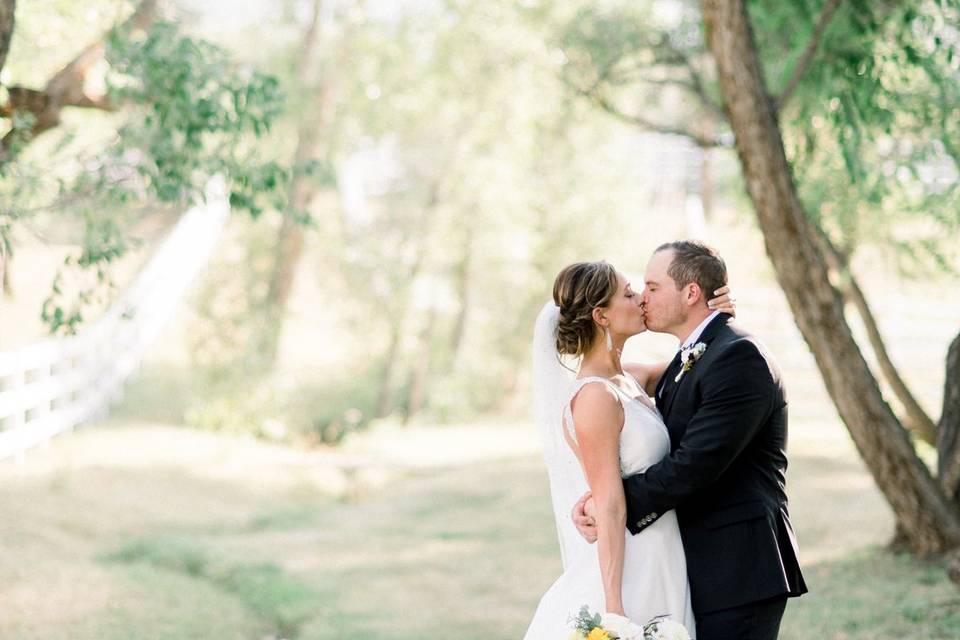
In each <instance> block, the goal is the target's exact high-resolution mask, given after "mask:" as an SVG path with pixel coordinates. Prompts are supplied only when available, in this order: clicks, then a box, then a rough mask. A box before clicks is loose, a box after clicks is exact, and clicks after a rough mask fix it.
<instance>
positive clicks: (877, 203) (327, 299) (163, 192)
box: [0, 0, 960, 551]
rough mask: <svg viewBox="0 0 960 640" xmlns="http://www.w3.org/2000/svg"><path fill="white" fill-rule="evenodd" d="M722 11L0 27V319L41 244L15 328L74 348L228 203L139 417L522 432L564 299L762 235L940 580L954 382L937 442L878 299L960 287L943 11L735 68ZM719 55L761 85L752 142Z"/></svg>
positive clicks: (325, 2) (325, 8) (889, 11)
mask: <svg viewBox="0 0 960 640" xmlns="http://www.w3.org/2000/svg"><path fill="white" fill-rule="evenodd" d="M732 6H735V7H739V6H740V4H739V3H732ZM711 7H712V8H713V9H716V7H715V6H713V5H711V4H706V5H705V8H704V9H701V6H700V4H699V3H697V2H693V1H692V0H650V1H649V2H626V1H624V2H620V1H609V2H599V3H598V2H587V1H585V0H584V1H580V0H575V1H569V2H553V1H550V0H527V1H524V2H518V1H515V0H489V1H486V2H482V3H480V2H470V1H467V0H406V1H398V2H378V1H374V0H271V1H269V2H268V1H264V2H260V3H249V4H248V5H244V6H243V7H237V6H235V5H234V4H232V3H227V2H220V3H218V2H201V1H199V0H196V1H192V0H181V1H180V2H168V3H157V2H150V1H148V2H143V3H131V2H126V1H120V0H101V1H100V2H94V3H88V4H87V5H85V6H84V7H83V8H82V9H81V8H79V7H78V6H76V4H75V3H73V4H71V3H66V2H63V1H62V0H59V1H58V0H46V1H45V2H36V3H31V4H29V5H27V4H23V3H21V5H20V6H18V7H16V9H17V11H16V16H15V20H14V19H13V15H14V14H13V12H12V10H13V9H14V3H13V2H12V1H10V0H8V1H7V2H5V3H3V5H2V7H0V45H2V44H3V43H4V42H6V41H9V43H12V44H10V49H9V56H8V59H7V61H6V64H5V65H4V67H3V73H2V75H0V81H2V83H3V86H4V87H5V90H6V97H5V98H4V103H5V106H4V108H3V110H2V111H0V114H2V115H3V116H4V117H5V118H6V120H5V122H6V124H7V127H8V128H7V130H6V131H5V132H4V135H5V137H4V153H5V154H6V155H5V158H4V163H3V166H2V171H3V173H2V175H0V188H2V193H3V198H4V201H5V203H6V206H5V207H4V210H3V212H2V214H0V215H2V217H0V232H2V236H3V239H4V242H3V246H4V248H5V255H6V256H7V257H8V258H10V257H12V260H10V261H9V265H8V269H7V275H8V276H9V280H10V283H9V287H8V289H7V291H8V293H7V296H8V298H7V300H6V301H5V304H10V302H11V301H12V300H14V299H15V298H12V297H11V296H19V297H20V299H21V301H22V304H24V305H26V304H27V302H26V300H24V296H25V294H24V293H20V292H18V291H17V282H18V280H20V279H21V278H23V279H24V281H26V278H27V276H26V275H25V274H24V275H20V273H18V266H17V265H18V261H17V258H16V256H17V255H18V253H19V250H20V249H19V248H20V247H21V246H24V247H26V246H35V245H37V244H39V245H40V246H42V247H46V250H48V251H47V252H48V253H51V252H52V253H55V254H56V255H57V259H58V260H60V261H62V262H63V268H62V269H60V270H59V272H58V273H55V274H54V277H53V278H51V280H53V282H47V283H46V284H43V285H37V284H35V283H34V279H33V278H31V279H30V282H31V285H30V286H44V287H52V294H50V295H45V296H44V299H46V300H47V301H46V303H45V304H34V306H35V308H34V309H33V317H37V318H39V317H42V318H43V320H44V321H45V324H46V326H47V327H48V328H49V329H51V330H53V331H56V332H60V333H63V332H68V331H75V330H82V326H83V324H82V323H83V320H84V319H85V318H88V317H90V315H91V314H95V313H96V312H97V310H98V309H102V308H103V307H104V306H105V305H106V304H108V303H109V300H110V299H111V296H112V295H113V293H114V292H115V291H116V290H117V289H118V288H122V286H123V282H124V279H125V278H127V279H128V278H129V276H130V274H131V273H135V271H136V264H137V262H136V261H137V259H138V256H143V255H145V254H146V253H148V252H149V249H150V246H151V241H152V240H153V239H155V238H157V237H158V236H159V235H160V234H161V232H162V230H163V229H166V228H169V225H170V224H171V222H172V221H173V219H174V215H175V213H176V212H177V211H180V210H182V205H183V204H184V203H186V202H189V201H190V200H191V199H194V198H196V197H198V194H199V193H200V190H201V189H202V186H203V184H204V183H205V181H206V180H207V179H208V178H209V177H210V176H211V175H214V174H217V173H220V174H225V175H227V176H228V177H229V181H230V182H229V184H230V188H231V192H232V193H231V201H232V203H233V205H234V208H235V209H237V210H238V211H240V212H246V213H249V214H253V215H240V216H235V217H234V220H233V221H232V222H231V225H230V227H229V228H228V233H227V237H226V238H225V242H224V245H223V247H222V249H221V251H220V252H219V254H218V256H217V258H216V259H215V261H214V263H213V264H212V265H211V269H210V272H209V274H208V277H207V278H206V279H205V281H204V282H203V283H202V284H201V286H200V288H199V291H198V293H197V294H196V295H195V297H194V299H193V300H192V304H191V312H190V314H189V315H188V318H187V320H186V321H185V322H184V324H183V326H182V327H181V328H180V329H178V331H179V332H180V333H179V334H177V338H176V343H177V344H178V345H180V347H179V350H178V353H177V354H176V357H175V358H172V359H171V363H169V366H170V369H169V370H164V369H162V367H158V368H155V369H153V371H154V372H155V373H154V374H151V373H150V371H147V372H145V377H144V380H146V381H147V383H148V384H146V385H145V386H150V387H151V389H152V391H151V393H154V394H155V395H156V396H157V397H156V399H155V404H154V406H155V407H156V410H157V411H160V412H162V413H163V415H165V416H168V417H170V418H172V419H175V420H178V421H184V420H185V421H188V422H190V423H192V424H195V425H199V426H204V427H209V428H218V429H239V430H244V431H251V432H254V433H257V434H260V435H264V436H268V437H272V438H278V439H284V440H294V441H298V442H301V443H317V442H328V443H333V442H337V441H339V440H340V439H342V438H343V436H344V435H345V434H346V433H348V432H349V431H350V430H351V429H356V428H360V427H363V426H364V425H367V424H369V423H370V422H371V421H375V420H383V421H395V422H409V421H421V422H439V423H443V422H447V421H450V420H454V419H462V418H465V417H470V416H476V415H513V416H515V417H516V416H518V415H524V412H525V411H526V404H527V403H526V389H527V382H528V381H527V375H528V372H527V356H528V354H527V350H528V344H529V339H530V326H531V323H532V319H533V318H534V316H535V314H536V311H537V310H538V309H539V307H540V305H542V304H543V302H544V301H545V300H546V299H547V297H548V295H549V290H550V283H551V282H552V278H553V275H554V274H555V273H556V271H557V270H558V269H559V268H560V267H561V266H563V265H564V264H565V263H568V262H570V261H572V260H575V259H595V258H601V257H608V258H610V259H611V260H613V261H614V262H615V263H617V264H618V265H622V266H623V268H624V269H626V270H628V272H631V273H634V274H637V275H639V274H640V273H642V269H643V265H644V263H645V261H646V258H647V256H648V255H649V252H650V251H651V250H652V249H653V248H654V247H656V246H657V245H658V244H659V243H660V242H662V241H664V240H666V239H669V238H674V237H682V236H694V237H701V238H704V239H706V240H708V241H720V242H724V238H726V237H727V236H726V235H725V234H727V232H728V231H729V230H730V229H735V230H737V233H741V232H743V233H746V231H743V230H744V229H748V230H749V229H753V225H757V227H758V228H759V230H760V231H761V232H762V233H763V236H764V239H765V250H766V252H767V254H768V256H769V258H770V262H771V265H772V268H773V275H774V277H775V278H776V280H777V282H778V283H779V285H780V286H781V287H782V288H783V290H784V294H785V296H786V298H787V300H788V301H789V303H790V305H791V309H792V311H793V313H794V315H795V318H796V322H797V325H798V327H799V328H800V331H801V333H802V335H803V337H804V339H805V340H806V342H807V344H808V345H809V348H810V350H811V351H812V353H813V354H814V356H815V358H816V361H817V365H818V368H819V371H820V373H821V375H822V376H823V377H824V380H825V382H826V386H827V389H828V390H829V392H830V393H831V394H832V395H833V400H834V402H835V403H836V405H837V408H838V410H839V412H840V414H841V416H842V417H843V419H844V421H845V423H846V424H847V426H848V428H849V429H850V431H851V434H852V436H853V438H854V440H855V441H856V442H857V444H858V447H859V448H860V451H861V453H862V455H863V456H864V458H865V460H866V461H867V463H868V466H870V468H871V469H872V470H873V472H874V475H875V477H876V478H877V481H878V483H879V484H880V486H881V488H883V489H884V491H885V494H886V495H887V497H888V500H889V501H890V502H891V504H892V505H893V507H894V510H895V511H896V513H897V516H898V518H899V519H900V520H901V522H918V523H920V524H917V525H915V526H912V527H907V528H906V529H905V530H904V531H903V532H902V533H903V534H904V536H905V538H904V539H905V540H906V541H907V542H908V543H909V544H910V545H911V547H912V548H914V549H915V550H919V551H934V550H939V549H943V548H945V547H948V546H952V545H953V544H955V542H956V531H957V526H958V525H957V515H956V510H957V506H956V501H957V497H958V486H960V447H958V441H960V438H958V435H957V433H958V429H960V427H958V418H957V416H958V415H960V409H958V402H960V401H958V397H960V393H958V391H957V388H958V382H957V380H958V378H957V375H958V374H957V360H958V358H960V355H958V349H960V348H958V347H957V344H958V343H957V342H956V341H955V342H954V343H953V348H952V350H951V352H950V360H949V362H951V363H952V364H951V365H950V367H949V368H947V369H946V371H941V372H940V374H943V377H942V378H939V379H940V380H945V387H946V391H945V392H944V393H943V395H942V396H941V397H942V398H943V402H942V407H938V409H939V411H937V412H936V413H934V412H933V411H932V410H931V408H930V402H929V401H928V400H927V401H924V400H922V399H918V397H917V396H916V395H915V393H917V388H916V387H917V384H916V383H911V382H910V381H911V378H912V376H911V375H906V373H904V374H903V375H901V373H900V371H899V369H898V367H897V365H896V364H895V362H894V361H895V357H894V355H892V354H891V351H893V349H891V348H890V347H891V345H889V340H885V339H884V334H883V331H882V329H881V327H882V325H883V321H882V319H880V318H878V315H879V314H878V313H877V311H876V302H875V301H874V300H870V299H869V296H870V291H871V286H873V285H872V284H871V283H868V282H867V280H868V279H869V276H870V275H871V274H870V271H871V270H876V265H883V267H884V268H886V269H889V272H891V273H893V272H896V273H897V274H898V277H899V278H902V279H903V280H902V281H904V282H910V281H911V280H910V279H913V280H912V281H915V282H919V281H923V280H932V281H940V280H941V279H943V280H944V281H945V282H954V283H955V277H956V269H957V266H958V255H957V244H956V238H957V231H958V226H960V206H958V199H957V177H958V154H957V145H958V142H957V140H958V134H960V132H958V130H957V128H958V126H960V125H958V118H957V115H960V93H958V89H957V87H958V86H960V84H958V82H957V81H958V79H960V78H958V75H960V58H958V56H957V51H956V49H957V46H958V32H957V27H956V25H957V24H958V21H960V20H958V11H960V9H958V5H957V3H956V2H953V1H952V0H950V1H934V0H913V1H911V2H896V3H893V2H881V3H867V2H862V1H860V0H847V1H843V0H791V1H790V2H772V1H771V2H768V1H765V0H751V1H749V2H746V3H744V4H743V14H742V18H743V20H748V21H749V24H750V26H751V29H750V31H749V33H750V34H751V37H750V38H749V39H747V40H744V35H743V33H742V32H738V33H737V35H736V37H733V36H729V34H730V33H732V32H731V31H729V30H725V29H728V22H725V21H724V20H727V19H728V18H730V16H731V15H733V14H723V16H722V17H723V19H722V20H721V16H720V14H714V13H711V10H712V9H711ZM4 12H6V13H4ZM737 15H740V14H737ZM734 17H736V16H734ZM730 19H732V18H730ZM711 21H713V22H711ZM741 24H746V23H745V22H742V23H741ZM4 25H6V26H4ZM11 25H12V26H11ZM11 29H12V34H13V35H12V39H11V38H8V37H2V36H3V34H4V33H10V32H11ZM708 35H711V37H710V38H708V37H707V36H708ZM724 36H729V37H730V38H731V39H729V40H723V39H722V37H724ZM724 43H727V44H730V43H734V44H736V45H737V46H739V47H742V49H740V50H741V51H744V52H751V53H750V55H751V56H753V59H755V60H756V65H755V67H754V68H751V69H750V71H751V72H752V73H753V75H751V76H749V78H750V79H751V82H753V86H754V87H755V89H756V92H755V95H754V100H755V101H754V102H752V103H750V104H748V105H746V106H744V107H743V110H742V111H739V112H738V111H736V110H735V109H733V106H734V105H735V104H739V103H738V102H737V101H738V100H741V99H745V98H744V96H745V95H746V94H745V93H744V92H743V91H738V90H735V89H734V88H733V87H734V85H736V86H740V85H737V84H736V83H737V82H740V81H739V80H736V78H737V76H736V73H742V72H743V70H742V69H739V70H738V69H731V68H729V67H726V66H724V63H723V59H722V58H721V57H719V56H718V52H720V51H721V49H723V47H724V46H726V44H724ZM4 49H5V48H3V47H0V52H2V51H3V50H4ZM723 50H724V51H725V50H726V49H723ZM745 77H746V76H745ZM725 78H726V80H725ZM764 113H766V115H763V114H764ZM738 114H739V116H738ZM761 116H762V117H761ZM767 116H769V117H767ZM764 150H765V151H764ZM765 154H766V155H765ZM758 158H759V159H760V160H762V162H759V163H758V162H757V159H758ZM771 159H772V160H771ZM774 160H775V161H776V162H775V163H774V164H770V162H773V161H774ZM741 167H743V168H744V169H743V170H741ZM772 168H776V171H773V170H772ZM751 209H752V210H753V211H754V212H755V214H756V215H755V216H751V215H750V214H749V212H750V211H751ZM787 231H789V232H790V233H792V234H794V235H789V236H788V235H785V233H786V232H787ZM734 246H735V245H734ZM801 249H802V251H801ZM31 251H32V250H31ZM739 257H740V256H738V255H735V254H733V255H730V258H731V264H732V265H735V264H737V262H738V259H739ZM745 266H746V265H745ZM752 268H756V267H754V265H749V267H748V269H746V270H749V269H752ZM756 269H757V270H759V271H763V270H764V269H766V267H765V266H764V267H759V268H756ZM744 271H745V270H741V271H740V272H739V273H740V274H744ZM733 273H734V275H735V277H737V274H738V271H737V270H735V269H734V270H733ZM749 277H750V276H747V277H744V278H743V280H742V282H744V283H747V282H748V281H750V280H749ZM111 283H115V286H113V285H111ZM734 284H735V285H736V284H737V283H736V281H735V283H734ZM873 291H875V292H876V291H877V289H873ZM48 293H49V291H48ZM749 298H750V294H749V291H748V292H747V293H746V294H745V295H742V296H741V300H743V304H744V307H745V310H747V312H748V313H749V307H750V299H749ZM850 311H856V314H851V313H850ZM952 331H953V332H954V333H955V332H956V328H955V327H954V328H953V329H952ZM35 334H39V330H38V331H37V332H35ZM22 335H23V339H31V335H30V334H29V333H28V332H24V333H23V334H22ZM2 337H3V336H2V335H0V338H2ZM644 339H645V340H646V339H647V338H644ZM651 340H655V339H653V338H651ZM667 342H669V341H667ZM658 344H667V343H666V342H664V343H658ZM861 354H863V355H861ZM644 355H645V356H648V357H662V355H663V354H659V353H658V352H656V351H655V350H652V351H649V352H644ZM943 355H944V354H940V355H938V358H940V360H939V361H938V363H937V367H938V368H939V369H943ZM162 371H166V373H162V375H161V373H156V372H162ZM911 373H913V372H911ZM151 375H153V376H154V377H151ZM938 375H939V374H938ZM917 395H922V396H924V397H930V393H929V392H927V391H926V390H924V392H923V393H921V394H917ZM867 399H869V402H868V401H867ZM865 407H869V409H870V410H869V411H867V410H866V409H865ZM891 407H892V409H891ZM941 415H942V417H939V416H941ZM880 425H882V426H880ZM906 430H909V432H910V433H909V434H908V433H907V431H906ZM934 447H935V449H934ZM936 459H938V460H939V462H937V461H936ZM891 468H893V469H898V470H904V471H903V473H904V474H906V475H904V476H901V475H897V474H890V473H887V471H888V470H889V469H891ZM934 468H936V471H935V474H936V475H935V474H934V473H931V471H930V469H934ZM937 482H939V486H938V484H937ZM911 505H912V506H911ZM920 512H922V513H924V514H928V515H929V514H934V515H933V516H930V518H927V517H923V518H919V517H918V516H919V513H920ZM951 540H952V541H953V542H950V541H951Z"/></svg>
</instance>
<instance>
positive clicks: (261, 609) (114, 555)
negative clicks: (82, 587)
mask: <svg viewBox="0 0 960 640" xmlns="http://www.w3.org/2000/svg"><path fill="white" fill-rule="evenodd" d="M99 560H100V561H101V562H105V563H120V564H139V565H148V566H151V567H154V568H157V569H161V570H165V571H173V572H176V573H180V574H184V575H187V576H190V577H192V578H195V579H198V580H205V581H208V582H209V583H211V584H213V585H214V586H216V587H217V588H219V589H222V590H223V591H226V592H228V593H230V594H232V595H234V596H235V597H237V598H238V599H239V600H240V601H241V602H243V604H244V605H245V606H246V607H248V608H249V609H250V610H251V611H253V612H254V613H255V614H256V615H257V616H259V617H260V618H261V619H263V620H265V621H266V622H267V623H268V624H269V625H270V626H271V627H272V628H273V629H274V630H275V632H276V635H277V636H278V637H281V638H290V639H293V638H297V637H298V636H299V634H300V628H301V626H302V625H303V623H304V622H305V621H306V620H308V619H309V618H310V617H311V616H313V615H314V614H315V612H316V610H317V609H318V607H319V604H320V603H321V601H322V600H325V598H322V597H321V594H320V593H319V592H318V591H317V590H315V589H314V588H313V587H312V586H310V585H308V584H306V583H305V582H303V581H301V580H297V579H296V578H293V577H291V576H289V575H287V574H286V573H285V572H284V571H283V569H281V568H280V567H279V566H278V565H276V564H273V563H269V562H265V563H249V562H243V561H239V560H236V559H234V558H231V557H228V556H226V555H224V554H222V553H217V552H214V551H212V550H210V549H208V548H206V547H205V546H203V545H201V544H199V543H198V542H196V541H193V540H189V539H186V538H177V537H168V536H160V537H151V538H139V539H136V540H132V541H130V542H127V543H125V544H123V545H122V546H121V547H120V548H119V549H117V550H116V551H113V552H111V553H108V554H103V555H102V556H100V558H99Z"/></svg>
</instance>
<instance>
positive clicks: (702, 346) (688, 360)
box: [673, 342, 707, 382]
mask: <svg viewBox="0 0 960 640" xmlns="http://www.w3.org/2000/svg"><path fill="white" fill-rule="evenodd" d="M706 350H707V343H706V342H698V343H697V344H695V345H693V346H691V347H685V348H683V349H681V350H680V364H681V365H682V366H681V367H680V373H678V374H677V377H676V378H674V379H673V381H674V382H680V378H682V377H683V374H685V373H686V372H687V371H690V369H693V365H694V364H695V363H696V361H697V360H699V359H700V356H702V355H703V352H704V351H706Z"/></svg>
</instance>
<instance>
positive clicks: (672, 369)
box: [657, 350, 680, 400]
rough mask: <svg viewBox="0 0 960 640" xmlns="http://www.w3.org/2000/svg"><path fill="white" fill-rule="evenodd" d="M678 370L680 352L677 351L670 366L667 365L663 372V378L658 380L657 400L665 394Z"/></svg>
mask: <svg viewBox="0 0 960 640" xmlns="http://www.w3.org/2000/svg"><path fill="white" fill-rule="evenodd" d="M679 369H680V350H677V353H676V355H675V356H673V360H671V361H670V364H668V365H667V368H666V369H665V370H664V372H663V377H662V378H661V379H660V384H659V385H658V386H657V400H660V399H662V398H663V396H664V395H665V394H666V393H667V387H668V386H670V385H672V384H673V379H674V378H676V377H677V373H678V371H679Z"/></svg>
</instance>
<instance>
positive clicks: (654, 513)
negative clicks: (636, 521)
mask: <svg viewBox="0 0 960 640" xmlns="http://www.w3.org/2000/svg"><path fill="white" fill-rule="evenodd" d="M656 517H657V512H656V511H654V512H653V513H651V514H650V518H651V519H653V518H656Z"/></svg>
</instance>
